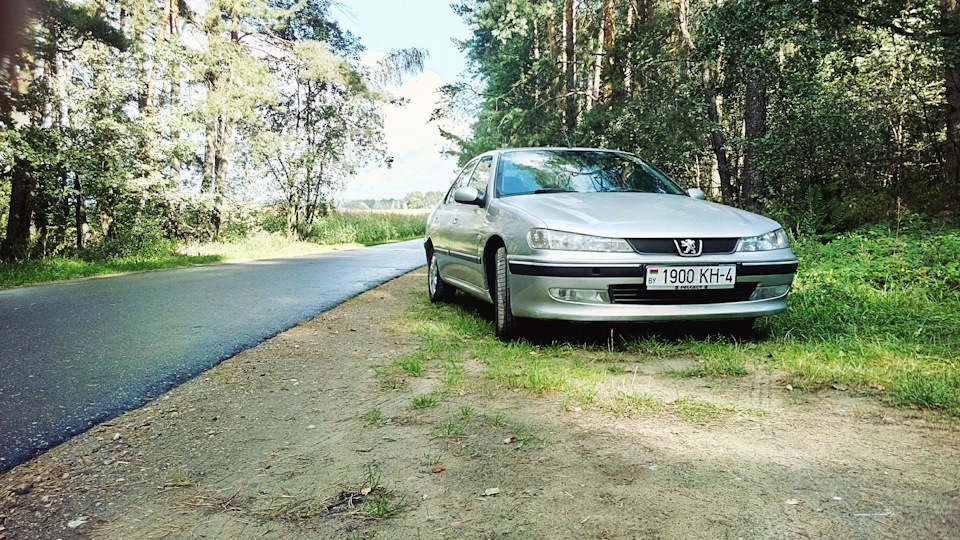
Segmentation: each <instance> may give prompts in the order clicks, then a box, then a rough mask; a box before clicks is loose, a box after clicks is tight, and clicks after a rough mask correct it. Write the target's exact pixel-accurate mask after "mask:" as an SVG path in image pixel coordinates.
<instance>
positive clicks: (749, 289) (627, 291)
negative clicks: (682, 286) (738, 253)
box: [607, 282, 757, 304]
mask: <svg viewBox="0 0 960 540" xmlns="http://www.w3.org/2000/svg"><path fill="white" fill-rule="evenodd" d="M756 288H757V284H756V283H753V282H747V283H737V284H736V285H735V286H734V287H733V288H732V289H706V290H697V291H661V290H656V291H648V290H647V286H646V285H643V284H640V285H611V286H610V287H609V288H608V289H607V291H608V292H609V293H610V301H611V302H613V303H614V304H722V303H725V302H744V301H746V300H749V299H750V295H751V294H753V291H754V289H756Z"/></svg>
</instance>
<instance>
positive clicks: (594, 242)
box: [527, 229, 633, 252]
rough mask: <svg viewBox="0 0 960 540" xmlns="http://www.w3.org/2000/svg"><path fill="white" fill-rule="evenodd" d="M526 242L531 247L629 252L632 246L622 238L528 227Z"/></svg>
mask: <svg viewBox="0 0 960 540" xmlns="http://www.w3.org/2000/svg"><path fill="white" fill-rule="evenodd" d="M527 243H528V244H530V247H531V248H533V249H562V250H565V251H618V252H631V251H633V248H631V247H630V244H628V243H627V241H626V240H624V239H622V238H603V237H601V236H587V235H585V234H574V233H568V232H563V231H553V230H550V229H530V232H528V233H527Z"/></svg>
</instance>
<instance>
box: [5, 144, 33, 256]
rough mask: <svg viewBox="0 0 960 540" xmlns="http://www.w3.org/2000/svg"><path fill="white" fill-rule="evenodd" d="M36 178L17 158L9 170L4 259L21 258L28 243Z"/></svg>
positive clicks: (25, 253) (24, 254) (25, 251)
mask: <svg viewBox="0 0 960 540" xmlns="http://www.w3.org/2000/svg"><path fill="white" fill-rule="evenodd" d="M36 187H37V180H36V177H35V176H34V175H33V172H32V171H30V170H29V166H28V164H26V163H24V162H23V161H22V160H17V161H16V164H15V165H14V166H13V170H12V171H11V172H10V209H9V214H8V215H7V236H6V238H4V240H3V245H2V250H0V251H2V258H3V260H5V261H13V260H17V259H22V258H24V257H25V256H26V255H27V246H28V245H29V243H30V222H31V221H32V218H33V206H34V197H35V195H36V193H35V192H36Z"/></svg>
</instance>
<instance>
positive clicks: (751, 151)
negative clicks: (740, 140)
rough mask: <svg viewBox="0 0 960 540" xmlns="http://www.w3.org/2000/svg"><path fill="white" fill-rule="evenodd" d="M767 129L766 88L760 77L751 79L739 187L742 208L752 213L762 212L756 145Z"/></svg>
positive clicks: (745, 108)
mask: <svg viewBox="0 0 960 540" xmlns="http://www.w3.org/2000/svg"><path fill="white" fill-rule="evenodd" d="M766 129H767V95H766V86H765V85H764V82H763V79H762V78H761V76H760V75H754V76H753V77H751V79H750V80H749V81H747V91H746V99H745V104H744V119H743V137H744V145H745V148H744V152H743V177H742V181H741V183H740V187H741V189H742V190H743V191H742V195H743V196H742V199H741V202H742V205H743V207H744V208H745V209H747V210H749V211H751V212H757V213H759V212H762V211H763V210H764V200H763V195H764V181H763V174H762V173H761V172H760V167H759V163H758V161H759V158H760V148H759V142H760V139H761V138H762V137H763V135H764V133H766Z"/></svg>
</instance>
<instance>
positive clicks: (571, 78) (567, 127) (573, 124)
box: [563, 0, 577, 145]
mask: <svg viewBox="0 0 960 540" xmlns="http://www.w3.org/2000/svg"><path fill="white" fill-rule="evenodd" d="M575 35H576V34H575V32H574V17H573V0H566V1H565V3H564V6H563V50H564V53H563V63H564V73H565V83H564V88H565V90H566V95H565V97H564V107H563V122H564V131H565V133H566V136H567V144H568V145H570V144H571V143H570V136H571V135H572V134H573V132H574V130H575V129H577V75H576V74H577V65H576V62H575V57H574V44H575Z"/></svg>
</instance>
